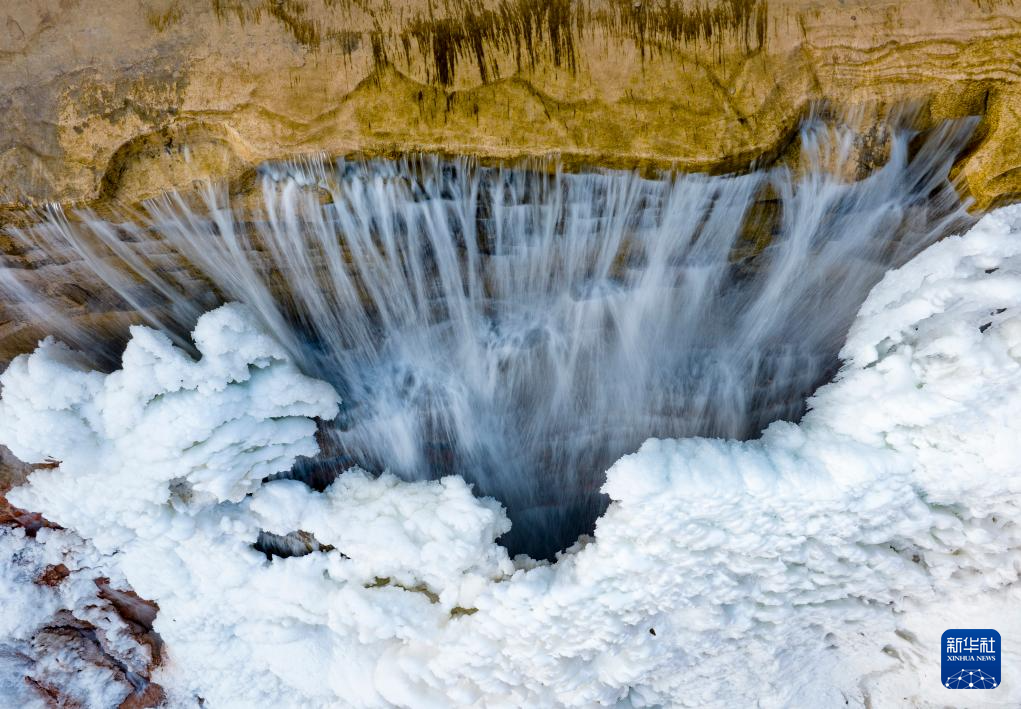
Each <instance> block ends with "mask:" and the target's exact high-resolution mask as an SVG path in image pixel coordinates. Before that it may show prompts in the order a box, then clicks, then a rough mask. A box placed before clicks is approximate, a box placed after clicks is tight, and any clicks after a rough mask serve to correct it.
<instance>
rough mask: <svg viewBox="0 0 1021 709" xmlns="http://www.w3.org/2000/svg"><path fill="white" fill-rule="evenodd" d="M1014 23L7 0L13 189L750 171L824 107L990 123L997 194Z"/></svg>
mask: <svg viewBox="0 0 1021 709" xmlns="http://www.w3.org/2000/svg"><path fill="white" fill-rule="evenodd" d="M1019 20H1021V6H1017V5H1015V4H1014V3H1012V2H1000V1H997V0H975V1H970V2H966V1H959V0H908V1H907V2H875V1H874V0H847V1H846V2H845V1H840V2H838V1H837V0H825V1H820V0H771V1H770V2H768V3H767V2H766V0H718V1H717V0H680V1H675V2H666V1H664V0H653V1H650V0H645V1H643V2H634V1H633V0H591V1H584V2H569V1H568V0H484V1H483V2H465V1H464V0H450V1H449V2H443V3H429V2H426V1H425V0H394V1H392V2H387V3H376V2H368V1H366V0H210V1H209V2H202V1H201V0H199V1H196V2H185V1H184V0H138V1H137V2H129V1H128V0H40V2H33V3H21V4H14V3H9V4H8V6H7V8H6V9H5V10H0V87H3V89H4V91H3V92H2V93H3V96H2V98H0V201H2V202H3V203H5V204H7V205H9V206H13V205H18V204H23V203H25V202H29V203H38V202H41V201H45V200H56V201H62V202H83V201H92V200H96V199H97V198H103V199H109V198H118V199H125V200H135V199H138V198H141V197H145V196H149V195H152V194H155V193H158V192H160V191H162V190H164V189H166V188H168V187H174V186H180V185H187V184H188V183H189V182H190V181H191V180H193V179H194V178H196V177H200V176H206V175H210V174H213V175H221V176H227V177H233V178H237V177H239V176H241V175H243V174H244V172H245V170H246V169H247V168H249V167H251V166H252V165H254V164H256V163H258V162H260V161H262V160H265V159H270V158H278V157H283V156H287V155H292V154H295V153H303V152H313V151H324V152H327V153H329V154H338V155H339V154H351V153H360V154H393V153H399V152H407V151H418V150H427V151H442V152H451V153H455V152H456V153H469V154H475V155H479V156H483V157H493V158H506V157H519V156H524V155H535V154H546V153H549V152H557V153H560V154H561V155H562V156H563V157H564V159H565V160H566V161H568V162H579V163H594V164H601V165H616V166H647V165H655V166H671V165H676V166H679V167H681V168H683V169H692V170H703V169H705V170H715V171H720V170H730V169H739V168H742V167H745V166H747V165H748V164H750V163H752V162H754V161H759V162H762V161H768V160H770V159H771V158H773V157H774V156H776V155H777V154H780V153H782V152H783V150H784V149H785V147H786V146H787V144H788V142H789V140H790V137H791V136H792V135H793V131H794V129H795V127H796V125H797V123H798V120H799V119H800V117H801V116H802V115H804V113H805V112H806V111H807V110H808V108H809V106H810V105H812V103H813V102H816V101H819V100H828V101H830V102H832V103H834V104H836V105H841V106H842V105H851V104H857V103H861V102H872V103H878V104H881V105H888V104H892V103H900V102H905V101H914V102H918V103H919V104H920V105H922V106H923V111H922V113H921V117H920V119H919V120H920V122H921V123H922V124H932V123H933V122H935V121H937V120H939V119H942V118H945V117H951V116H961V115H968V114H979V115H981V116H983V121H982V124H981V126H980V128H979V130H978V133H977V139H976V145H975V147H974V150H973V151H971V152H970V154H969V155H968V157H967V158H966V159H965V160H964V161H963V162H962V164H961V169H962V170H963V175H964V176H965V178H966V183H967V187H968V189H969V190H970V192H971V193H972V194H973V195H974V196H975V198H976V200H977V202H978V204H979V205H980V206H987V205H989V204H992V203H994V202H997V201H1008V200H1010V199H1012V198H1013V197H1014V196H1015V195H1016V194H1018V193H1019V192H1021V143H1019V140H1018V138H1017V137H1016V136H1017V135H1018V127H1019V111H1021V94H1019V91H1021V89H1019V88H1018V78H1019V61H1018V60H1019V55H1021V24H1019ZM922 127H924V125H923V126H922Z"/></svg>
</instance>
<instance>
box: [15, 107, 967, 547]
mask: <svg viewBox="0 0 1021 709" xmlns="http://www.w3.org/2000/svg"><path fill="white" fill-rule="evenodd" d="M970 129H971V124H970V123H969V122H967V121H962V122H954V123H948V124H946V125H944V126H943V127H942V128H939V129H937V130H934V131H932V132H931V133H930V134H928V135H926V136H918V135H916V134H914V133H912V132H911V131H909V130H907V129H900V128H891V129H890V130H889V134H888V136H887V137H888V140H887V143H888V153H889V154H888V157H887V158H886V160H885V163H884V164H883V166H882V167H879V168H877V169H875V170H873V171H871V173H869V174H868V175H867V176H864V177H862V178H861V179H857V180H853V179H851V178H850V177H849V175H850V173H851V172H852V171H853V167H854V165H855V164H856V161H855V151H856V150H857V149H858V148H859V147H860V141H859V140H858V136H857V135H856V134H855V133H854V131H852V130H850V129H838V130H834V129H832V128H829V127H827V126H826V125H824V124H823V123H821V122H819V121H810V122H808V123H807V124H806V125H805V126H804V127H803V129H802V131H801V142H800V166H799V167H798V168H797V169H788V168H781V167H778V168H772V169H769V170H761V171H757V172H752V173H750V174H744V175H737V176H724V177H710V176H704V175H688V174H663V175H659V176H655V177H651V178H650V177H644V176H640V175H639V174H637V173H632V172H620V171H592V172H583V173H578V174H567V173H564V172H563V171H562V170H561V169H560V168H559V167H558V165H557V164H556V163H555V162H547V163H535V164H533V165H530V166H524V167H521V166H519V167H487V166H482V165H479V164H476V163H475V162H473V161H471V160H467V159H454V160H441V159H439V158H437V157H429V156H423V157H415V158H407V159H404V160H399V161H383V160H377V161H369V162H356V163H352V162H345V161H339V162H336V163H329V162H327V161H325V160H306V161H299V162H288V163H276V164H269V165H265V166H263V167H262V168H261V169H260V170H259V173H258V175H257V176H256V179H258V180H259V181H261V193H262V196H263V203H262V204H261V205H258V208H255V209H252V208H249V207H248V206H246V205H244V204H231V201H230V198H229V196H228V190H227V189H226V188H224V187H223V186H216V185H206V186H205V187H204V188H203V189H202V190H200V192H199V194H198V196H197V197H196V196H195V195H190V196H184V195H180V194H170V195H166V196H164V197H162V198H159V199H156V200H153V201H150V202H148V203H146V205H145V206H144V210H141V211H132V212H127V211H125V212H123V213H119V214H117V215H110V214H106V215H103V216H100V215H99V214H97V213H95V212H92V211H80V212H77V213H75V214H72V215H67V214H65V213H63V212H62V211H61V210H60V209H59V208H57V207H50V208H48V209H47V210H45V213H44V214H43V215H42V218H41V220H40V221H39V223H38V224H35V225H34V226H31V227H26V228H21V229H14V230H12V234H11V235H12V236H13V238H14V239H15V240H16V242H17V243H18V244H19V248H21V249H22V251H23V254H24V255H23V257H22V260H19V261H17V262H16V263H15V262H14V261H12V260H11V259H8V260H7V261H6V265H5V267H4V268H3V269H0V288H2V289H3V292H4V294H5V297H6V299H7V301H8V302H9V303H10V304H11V305H10V306H9V309H10V310H13V311H15V312H17V313H19V314H20V317H21V318H22V319H23V320H26V321H31V322H35V323H42V324H44V329H45V330H46V331H47V332H52V333H53V334H56V335H58V336H59V337H61V338H62V339H64V340H66V341H68V342H69V343H70V344H72V345H74V346H76V347H79V348H82V349H85V350H87V351H89V352H91V353H93V355H94V356H95V357H96V358H97V361H99V362H100V363H103V362H104V358H105V364H106V365H107V366H108V367H112V366H113V364H114V361H113V360H112V358H113V356H114V355H113V354H112V353H113V352H115V351H116V345H117V344H118V342H117V340H118V338H123V337H124V335H125V334H126V333H125V331H124V330H125V328H124V325H125V324H126V323H127V322H146V323H148V324H151V325H154V326H156V327H158V328H160V329H161V330H163V331H164V332H166V333H167V334H168V335H170V336H171V337H173V338H175V340H176V341H177V342H178V343H179V344H181V345H182V346H186V347H187V346H188V341H187V337H186V334H187V332H188V331H189V330H190V328H191V326H192V325H193V324H194V322H195V320H196V319H197V317H198V316H199V315H200V314H201V313H202V312H204V311H205V310H208V309H210V308H212V307H213V306H215V305H217V304H218V303H220V302H223V301H224V300H240V301H243V302H245V303H247V304H248V305H249V306H251V307H252V308H253V309H255V310H256V311H257V312H258V313H259V316H260V317H261V318H262V319H263V321H264V324H265V325H267V326H268V327H269V328H270V329H271V330H272V331H273V332H274V333H275V334H276V335H277V337H278V338H279V339H280V340H281V342H283V343H284V345H285V346H286V347H287V349H288V350H289V352H290V353H291V355H292V356H293V358H294V359H295V361H296V362H298V364H299V365H300V366H301V368H302V369H303V370H304V371H305V372H306V373H307V374H310V375H313V376H316V377H319V378H322V379H326V380H328V381H329V382H331V383H332V384H333V385H334V386H335V387H336V388H337V390H338V391H339V392H340V393H341V396H342V397H343V399H344V403H343V406H342V411H341V414H340V416H339V417H338V418H337V419H336V420H334V421H332V422H327V423H325V424H324V425H323V426H322V430H321V434H322V435H321V438H322V439H323V440H322V442H323V448H324V452H323V454H322V455H321V456H320V457H319V458H318V459H316V460H313V461H307V462H305V463H304V464H302V465H301V466H299V468H298V469H296V470H295V471H292V473H291V474H292V475H293V476H295V477H301V478H303V479H305V480H306V481H308V482H309V483H310V484H313V485H321V484H323V483H325V482H328V481H329V479H331V477H332V475H334V474H335V473H336V472H338V471H339V470H342V469H345V468H347V467H350V466H351V465H359V466H362V467H364V468H365V469H367V470H369V471H381V470H384V469H389V470H390V471H392V472H394V473H396V474H398V475H400V476H402V477H404V478H406V479H427V478H435V477H439V476H442V475H447V474H452V473H456V474H460V475H462V476H464V477H465V478H466V479H467V480H469V481H470V482H472V483H473V484H474V485H475V488H476V491H477V493H479V494H485V495H492V496H494V497H496V498H498V499H499V500H500V501H501V502H503V503H504V504H505V505H506V506H507V508H508V511H509V514H510V516H511V518H512V520H513V521H514V525H515V527H514V530H512V532H511V533H510V535H508V537H507V538H506V539H505V540H504V541H505V543H506V544H507V545H508V546H509V547H510V548H511V549H512V550H514V551H525V552H528V553H529V554H531V555H533V556H536V557H550V556H551V555H552V554H553V553H554V552H556V551H557V550H559V549H562V548H564V547H565V546H567V545H569V544H570V543H572V542H573V541H574V540H575V539H576V538H577V537H578V535H579V534H580V533H584V532H586V531H591V526H592V524H593V523H594V520H595V519H596V517H597V516H598V514H599V513H600V512H601V510H602V507H603V505H604V502H603V498H602V496H601V495H600V493H599V488H600V486H601V484H602V480H603V472H604V471H605V469H606V468H607V467H608V466H609V465H610V464H611V463H612V462H613V461H614V460H616V459H617V458H618V457H620V456H621V455H622V454H625V453H628V452H630V451H633V450H634V449H636V448H637V447H638V445H639V444H640V443H641V442H642V441H643V440H645V439H646V438H649V437H684V436H695V435H698V436H718V437H728V438H749V437H752V436H755V435H756V434H757V433H758V432H759V431H760V430H761V429H762V428H763V427H764V426H765V425H767V424H768V423H770V422H771V421H774V420H778V419H787V420H797V419H799V418H800V416H801V415H802V414H803V412H804V409H805V399H806V397H807V396H808V395H810V394H811V392H812V391H813V390H814V389H815V388H816V387H817V386H818V385H819V384H821V383H822V382H824V381H826V380H827V379H828V378H829V377H831V376H832V374H833V373H834V371H835V369H836V367H837V365H838V360H837V352H838V350H839V348H840V345H841V343H842V341H843V338H844V335H845V334H846V331H847V327H848V326H849V324H850V322H851V319H852V318H853V316H854V314H855V312H856V310H857V308H858V306H859V305H860V304H861V302H862V301H863V299H864V298H865V295H866V294H867V293H868V291H869V289H870V288H871V287H872V286H873V285H874V284H875V283H876V282H877V281H878V280H879V279H880V278H881V277H882V275H883V273H884V272H885V271H886V270H888V269H890V268H892V267H896V266H899V265H901V264H903V263H905V262H906V261H907V260H908V259H909V258H911V257H912V256H913V255H915V254H916V253H917V252H918V251H920V250H921V249H922V248H924V247H925V246H927V245H928V244H930V243H931V242H933V241H934V240H935V239H937V238H938V237H939V236H940V235H942V234H944V233H946V231H947V230H948V229H950V228H952V227H957V226H960V225H961V221H962V220H965V219H967V215H966V213H965V212H964V210H963V206H962V205H961V204H960V201H959V200H958V198H957V194H956V192H955V191H954V189H953V186H952V185H951V182H950V181H949V179H948V175H949V172H950V168H951V166H952V164H953V161H954V158H955V156H956V155H957V154H958V153H959V151H960V150H961V148H962V147H963V145H964V144H965V142H966V141H967V138H968V135H969V133H970ZM26 265H30V266H31V268H26V267H25V266H26ZM57 284H64V285H65V286H66V287H67V288H72V289H73V288H77V289H80V291H81V293H80V294H79V297H78V299H77V300H76V301H75V302H76V303H77V305H75V306H74V307H69V306H68V304H67V297H66V296H67V293H66V292H65V291H60V292H59V293H58V291H59V288H57ZM58 296H60V297H58Z"/></svg>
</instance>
